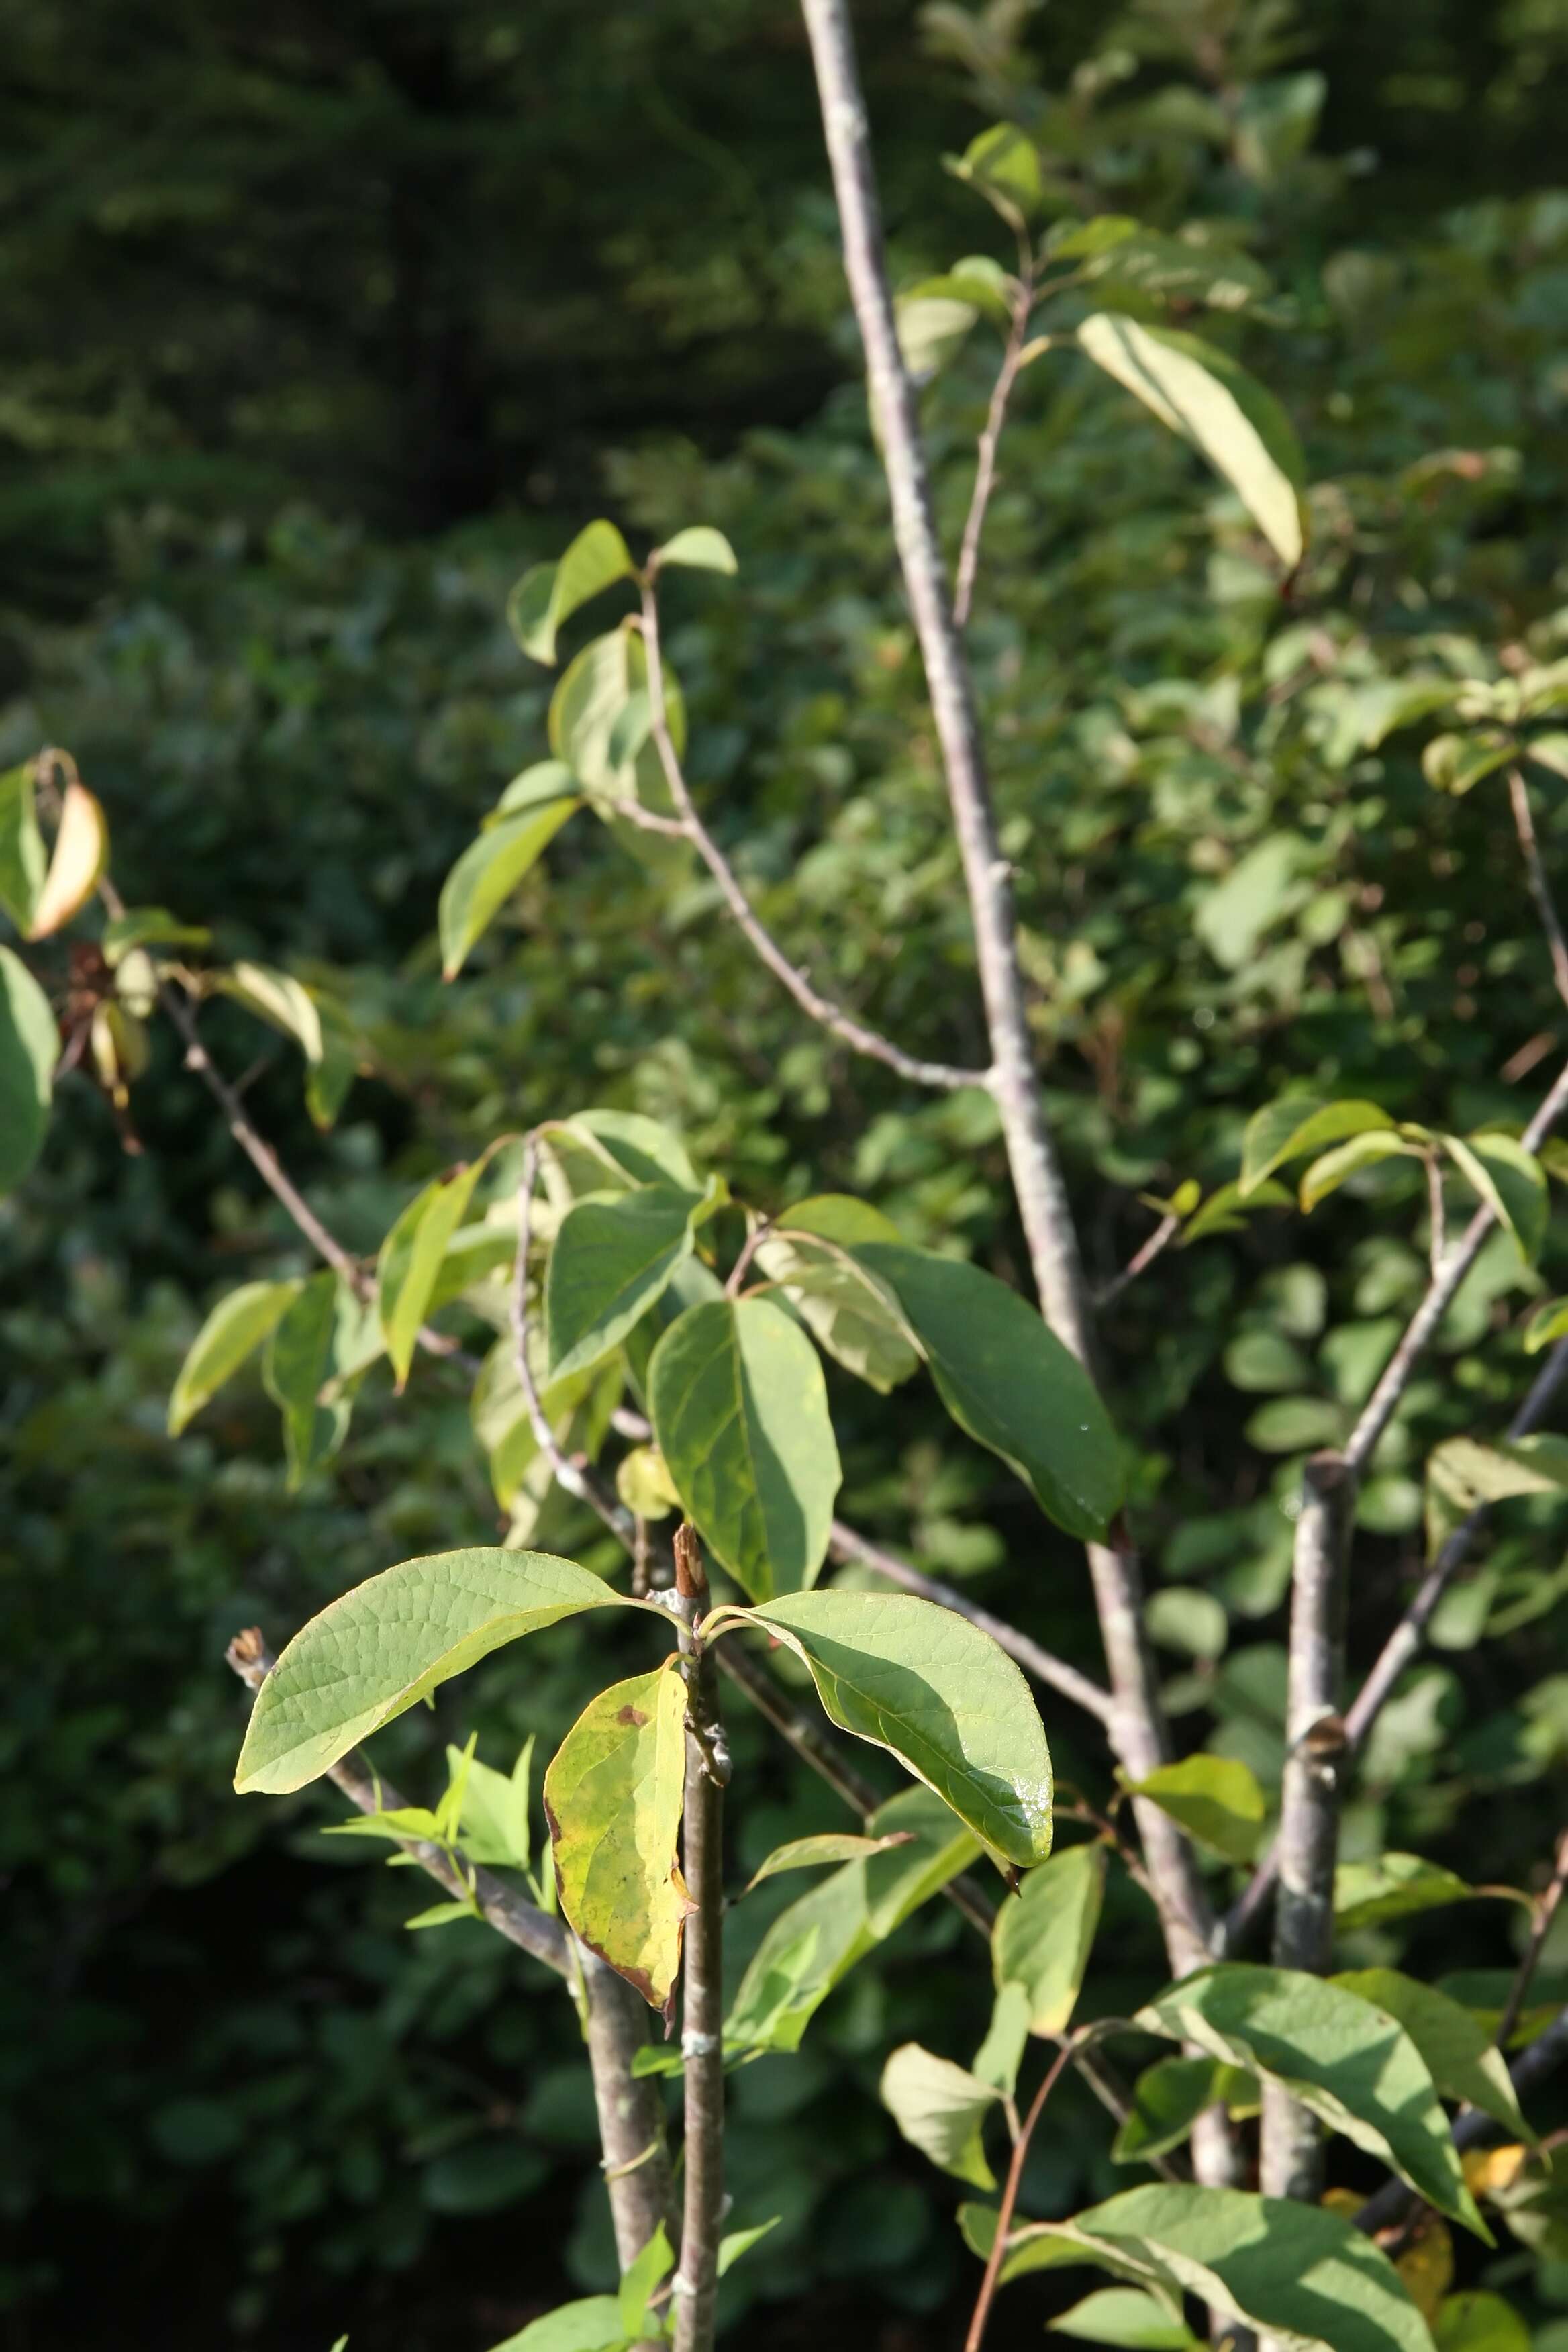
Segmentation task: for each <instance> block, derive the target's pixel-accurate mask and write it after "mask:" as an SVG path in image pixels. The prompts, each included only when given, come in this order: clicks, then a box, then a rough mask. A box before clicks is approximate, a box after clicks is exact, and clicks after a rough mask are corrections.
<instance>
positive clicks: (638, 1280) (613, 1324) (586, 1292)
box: [544, 1184, 718, 1381]
mask: <svg viewBox="0 0 1568 2352" xmlns="http://www.w3.org/2000/svg"><path fill="white" fill-rule="evenodd" d="M717 1198H718V1195H717V1194H716V1193H714V1192H709V1193H708V1194H702V1193H694V1192H678V1191H677V1190H676V1188H675V1187H674V1186H673V1185H670V1184H648V1185H645V1186H643V1187H641V1188H640V1189H639V1190H638V1191H637V1192H602V1193H597V1194H595V1193H590V1194H589V1195H588V1197H587V1199H586V1200H582V1201H578V1202H576V1203H575V1205H574V1207H572V1208H570V1209H569V1210H568V1211H567V1213H566V1214H565V1216H564V1217H563V1219H562V1221H561V1226H560V1230H559V1231H558V1233H557V1234H556V1236H555V1242H554V1245H553V1247H552V1250H551V1253H550V1264H549V1267H548V1269H547V1271H546V1274H545V1277H544V1321H545V1329H546V1332H547V1334H548V1339H549V1349H548V1353H549V1361H550V1378H551V1379H552V1381H560V1380H565V1379H567V1378H569V1377H570V1375H571V1374H572V1373H574V1372H582V1371H586V1370H589V1368H590V1367H591V1366H592V1365H594V1364H596V1363H597V1362H598V1361H599V1360H600V1358H601V1357H602V1356H607V1355H608V1354H609V1352H610V1350H611V1349H613V1348H618V1347H619V1345H620V1343H621V1341H622V1340H623V1339H625V1338H626V1334H627V1332H628V1331H629V1330H630V1329H631V1328H632V1326H633V1324H634V1323H637V1322H638V1321H640V1319H641V1318H642V1317H643V1315H644V1314H646V1312H647V1309H648V1308H649V1307H651V1306H652V1305H653V1302H654V1300H655V1299H656V1298H657V1297H658V1296H659V1293H660V1292H661V1291H662V1290H663V1289H664V1287H665V1286H666V1285H667V1283H668V1281H669V1278H670V1276H671V1275H673V1273H674V1272H675V1269H676V1267H677V1266H678V1265H679V1263H680V1261H681V1259H682V1258H684V1257H689V1256H690V1255H691V1252H692V1251H693V1249H694V1248H695V1247H696V1244H697V1235H696V1228H697V1225H698V1223H699V1222H700V1218H701V1216H702V1215H704V1214H705V1213H708V1212H709V1211H710V1210H711V1208H712V1207H713V1206H714V1205H715V1204H716V1202H717Z"/></svg>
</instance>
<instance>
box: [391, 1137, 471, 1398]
mask: <svg viewBox="0 0 1568 2352" xmlns="http://www.w3.org/2000/svg"><path fill="white" fill-rule="evenodd" d="M500 1140H501V1139H499V1138H498V1139H497V1141H496V1142H494V1143H490V1144H488V1145H487V1146H486V1148H485V1150H483V1151H482V1152H481V1153H480V1154H479V1158H478V1159H477V1160H470V1161H469V1162H468V1165H467V1167H464V1168H459V1169H458V1170H457V1171H455V1172H454V1173H453V1174H451V1175H449V1176H437V1178H436V1180H435V1181H434V1182H433V1183H430V1184H426V1187H425V1190H424V1191H423V1192H418V1193H416V1195H415V1197H414V1199H413V1200H412V1201H410V1202H409V1203H408V1206H407V1207H406V1208H405V1210H404V1212H403V1214H402V1215H401V1216H400V1217H399V1218H398V1220H397V1223H395V1225H394V1226H393V1228H392V1231H391V1232H390V1233H389V1234H387V1236H386V1239H385V1240H384V1242H383V1243H382V1245H381V1252H380V1255H379V1256H378V1257H377V1259H376V1262H375V1296H376V1308H377V1312H378V1313H379V1315H380V1317H381V1328H382V1330H383V1331H384V1334H385V1336H386V1352H387V1354H388V1355H389V1356H390V1357H391V1358H392V1363H393V1370H395V1373H396V1375H397V1385H398V1389H399V1390H400V1391H401V1390H402V1389H403V1388H404V1387H405V1385H406V1383H407V1380H408V1370H409V1367H410V1365H411V1364H412V1363H413V1361H414V1355H415V1350H416V1348H417V1347H418V1345H419V1331H420V1327H421V1325H422V1324H423V1323H424V1320H425V1318H426V1315H427V1314H428V1313H429V1311H430V1300H431V1297H432V1295H433V1294H434V1291H435V1288H436V1284H437V1277H438V1276H439V1275H440V1271H441V1262H442V1260H443V1259H444V1258H445V1256H446V1255H447V1247H448V1245H449V1244H450V1242H451V1239H452V1236H453V1234H455V1233H456V1232H457V1230H458V1226H459V1225H460V1224H461V1223H462V1222H463V1219H464V1218H465V1217H466V1216H467V1214H468V1203H469V1202H470V1201H471V1200H472V1199H473V1196H474V1186H475V1185H476V1184H477V1183H478V1182H479V1177H480V1175H481V1174H482V1172H483V1171H484V1168H485V1164H486V1162H487V1161H488V1160H489V1158H490V1156H491V1154H492V1153H493V1152H494V1151H496V1150H499V1148H500Z"/></svg>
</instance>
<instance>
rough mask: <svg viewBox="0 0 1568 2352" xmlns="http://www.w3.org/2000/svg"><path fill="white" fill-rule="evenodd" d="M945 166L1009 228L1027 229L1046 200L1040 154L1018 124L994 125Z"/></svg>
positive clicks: (945, 160) (946, 160) (944, 159)
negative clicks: (983, 199)
mask: <svg viewBox="0 0 1568 2352" xmlns="http://www.w3.org/2000/svg"><path fill="white" fill-rule="evenodd" d="M942 163H943V164H944V165H945V167H946V169H947V170H948V171H950V172H951V173H952V175H953V177H954V179H958V180H963V181H964V182H966V183H967V184H968V185H969V186H970V187H972V188H973V189H974V191H975V193H976V194H978V195H982V196H984V198H985V201H986V203H987V204H988V205H992V206H993V207H994V209H995V211H997V212H999V213H1000V214H1001V215H1002V218H1003V219H1004V220H1005V222H1006V223H1007V226H1008V227H1009V228H1013V229H1023V228H1025V227H1026V226H1027V225H1028V223H1029V221H1030V220H1031V219H1032V218H1033V217H1034V215H1035V214H1036V213H1037V212H1038V210H1039V209H1040V206H1041V205H1042V203H1043V202H1044V200H1045V189H1044V183H1043V181H1042V178H1041V174H1040V157H1039V151H1038V149H1037V147H1036V145H1035V142H1034V141H1033V140H1032V139H1030V138H1029V137H1028V136H1027V135H1026V133H1025V132H1024V131H1020V130H1019V129H1018V127H1017V125H1016V123H1013V122H996V123H993V125H992V126H991V128H990V130H989V131H981V132H980V133H979V135H978V136H977V137H976V138H973V139H972V140H971V141H970V142H969V144H968V146H967V147H966V148H965V149H964V151H963V154H962V155H957V156H954V155H944V156H943V157H942Z"/></svg>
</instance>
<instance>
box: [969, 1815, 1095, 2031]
mask: <svg viewBox="0 0 1568 2352" xmlns="http://www.w3.org/2000/svg"><path fill="white" fill-rule="evenodd" d="M1104 1894H1105V1848H1104V1846H1103V1845H1101V1844H1099V1843H1095V1844H1092V1845H1073V1846H1067V1847H1064V1849H1063V1850H1062V1852H1061V1853H1054V1854H1052V1856H1051V1858H1050V1860H1049V1861H1048V1862H1044V1863H1042V1864H1040V1866H1039V1868H1038V1869H1037V1870H1031V1871H1030V1872H1029V1874H1028V1875H1027V1877H1026V1878H1025V1879H1024V1880H1023V1882H1022V1884H1021V1885H1020V1886H1019V1889H1018V1895H1017V1899H1016V1901H1014V1902H1011V1903H1004V1904H1003V1906H1002V1907H1001V1909H1000V1910H999V1911H998V1912H997V1914H996V1924H995V1927H994V1928H993V1929H992V1931H991V1964H992V1969H993V1972H994V1976H995V1979H996V1983H997V1986H998V1988H1001V1987H1003V1986H1005V1985H1009V1984H1016V1985H1017V1986H1019V1987H1020V1988H1021V1989H1022V1990H1023V1993H1024V1995H1025V1998H1026V2000H1027V2002H1028V2014H1029V2030H1030V2032H1032V2033H1043V2034H1056V2033H1060V2032H1063V2031H1064V2030H1065V2029H1066V2028H1067V2026H1068V2025H1069V2024H1070V2023H1071V2021H1072V2013H1073V2011H1074V2009H1075V2008H1076V2007H1077V2006H1078V1997H1079V1991H1080V1990H1082V1986H1083V1979H1084V1972H1085V1970H1086V1969H1087V1968H1088V1966H1089V1952H1090V1950H1091V1948H1093V1944H1094V1933H1095V1929H1096V1928H1097V1927H1099V1925H1100V1903H1101V1901H1102V1899H1103V1897H1104Z"/></svg>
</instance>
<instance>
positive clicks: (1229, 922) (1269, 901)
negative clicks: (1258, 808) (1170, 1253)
mask: <svg viewBox="0 0 1568 2352" xmlns="http://www.w3.org/2000/svg"><path fill="white" fill-rule="evenodd" d="M1305 857H1306V845H1305V844H1304V843H1303V842H1302V840H1301V837H1300V835H1299V834H1295V833H1272V834H1269V835H1267V836H1266V838H1265V839H1264V840H1262V841H1260V842H1258V844H1257V845H1256V846H1255V847H1253V848H1251V849H1249V850H1248V851H1247V854H1246V856H1244V857H1239V858H1237V862H1236V864H1235V865H1234V866H1232V867H1231V869H1230V871H1229V873H1228V874H1226V876H1225V877H1224V878H1223V879H1222V880H1221V881H1218V882H1216V883H1215V884H1214V886H1213V887H1212V888H1211V889H1209V890H1208V892H1207V893H1206V894H1205V897H1204V898H1203V899H1202V901H1201V903H1200V904H1199V906H1198V908H1197V909H1196V912H1195V913H1194V917H1193V929H1194V931H1195V932H1196V933H1197V935H1198V937H1199V939H1200V940H1202V941H1203V943H1204V945H1205V948H1207V950H1208V951H1209V953H1210V955H1212V956H1213V958H1214V960H1215V962H1216V963H1217V964H1221V965H1223V967H1224V968H1225V970H1226V971H1241V970H1242V968H1243V967H1244V966H1245V965H1246V964H1247V963H1249V962H1250V961H1252V958H1253V956H1254V955H1255V954H1256V953H1257V951H1258V942H1259V941H1260V940H1261V939H1262V938H1263V935H1264V933H1265V932H1266V931H1268V930H1270V929H1272V928H1273V926H1274V925H1275V924H1276V923H1277V922H1279V919H1281V917H1282V916H1284V915H1286V914H1288V913H1289V911H1290V910H1291V908H1294V907H1296V906H1298V905H1299V904H1300V901H1301V900H1302V899H1303V898H1305V897H1306V896H1307V885H1306V884H1305V883H1304V882H1303V880H1302V877H1301V869H1302V866H1303V864H1304V863H1305ZM1237 1197H1238V1198H1239V1193H1238V1195H1237Z"/></svg>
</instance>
